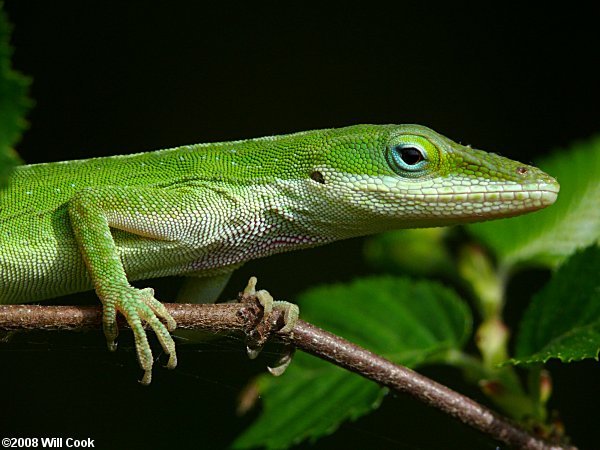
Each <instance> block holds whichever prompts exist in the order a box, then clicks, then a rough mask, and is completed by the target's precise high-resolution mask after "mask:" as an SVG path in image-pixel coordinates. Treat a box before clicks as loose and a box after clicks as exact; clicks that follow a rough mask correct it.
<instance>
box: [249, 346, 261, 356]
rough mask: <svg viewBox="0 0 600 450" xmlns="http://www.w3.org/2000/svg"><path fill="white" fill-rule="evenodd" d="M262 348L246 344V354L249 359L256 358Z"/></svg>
mask: <svg viewBox="0 0 600 450" xmlns="http://www.w3.org/2000/svg"><path fill="white" fill-rule="evenodd" d="M261 350H262V347H258V348H256V347H250V346H246V353H247V354H248V358H250V359H256V358H257V357H258V355H260V351H261Z"/></svg>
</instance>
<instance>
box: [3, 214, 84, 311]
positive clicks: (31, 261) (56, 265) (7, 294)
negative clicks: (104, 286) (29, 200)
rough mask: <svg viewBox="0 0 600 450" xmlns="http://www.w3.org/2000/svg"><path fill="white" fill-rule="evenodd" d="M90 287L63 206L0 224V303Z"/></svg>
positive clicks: (27, 299)
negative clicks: (52, 210)
mask: <svg viewBox="0 0 600 450" xmlns="http://www.w3.org/2000/svg"><path fill="white" fill-rule="evenodd" d="M91 287H92V286H91V282H90V280H89V277H88V275H87V272H86V269H85V264H84V262H83V260H82V258H81V256H80V253H79V251H78V249H77V243H76V242H75V238H74V236H73V234H72V233H71V230H70V227H69V226H68V218H67V215H66V209H59V210H57V211H54V212H47V213H38V214H32V215H30V216H27V217H25V216H20V217H18V218H15V219H14V220H8V221H6V222H4V223H2V224H0V304H2V303H5V304H6V303H27V302H32V301H37V300H43V299H48V298H53V297H58V296H61V295H66V294H70V293H74V292H80V291H85V290H88V289H90V288H91Z"/></svg>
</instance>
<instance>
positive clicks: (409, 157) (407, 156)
mask: <svg viewBox="0 0 600 450" xmlns="http://www.w3.org/2000/svg"><path fill="white" fill-rule="evenodd" d="M398 154H399V155H400V159H402V161H403V162H404V163H405V164H406V165H408V166H414V165H415V164H418V163H420V162H421V161H423V160H424V159H425V157H424V156H423V153H421V150H419V149H418V148H416V147H402V148H401V149H400V150H399V151H398Z"/></svg>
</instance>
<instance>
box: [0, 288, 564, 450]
mask: <svg viewBox="0 0 600 450" xmlns="http://www.w3.org/2000/svg"><path fill="white" fill-rule="evenodd" d="M165 306H166V307H167V309H168V310H169V312H170V313H171V314H172V316H173V318H174V319H175V320H176V321H177V325H178V328H187V329H198V330H203V331H207V332H211V333H225V332H227V333H231V332H244V333H246V334H249V333H253V334H254V336H253V339H254V340H257V341H259V342H262V341H264V340H266V339H267V338H268V337H269V334H270V333H269V330H270V329H277V327H278V324H281V322H282V321H283V317H282V314H281V313H280V312H279V311H274V312H273V313H272V315H271V316H270V317H269V320H268V321H261V315H262V311H261V309H260V307H259V306H258V305H257V302H256V301H255V297H254V296H247V297H244V303H243V304H239V303H237V304H234V303H222V304H216V305H186V304H165ZM101 321H102V310H101V308H100V307H78V306H34V305H6V306H0V330H2V329H5V330H17V329H21V330H23V329H44V330H75V329H78V330H79V329H82V328H98V327H99V326H100V325H101ZM121 325H123V326H126V324H125V323H124V322H121ZM257 333H258V334H259V336H258V338H257V336H256V334H257ZM277 337H278V339H280V340H282V341H284V342H286V343H288V344H291V345H293V346H295V347H297V348H298V349H301V350H303V351H304V352H306V353H310V354H312V355H314V356H317V357H319V358H322V359H325V360H327V361H330V362H332V363H334V364H336V365H338V366H340V367H343V368H345V369H347V370H350V371H352V372H355V373H357V374H359V375H361V376H363V377H365V378H367V379H369V380H372V381H375V382H376V383H379V384H381V385H383V386H387V387H388V388H390V389H393V390H395V391H397V392H401V393H407V394H410V395H412V396H413V397H416V398H417V399H418V400H420V401H422V402H423V403H425V404H427V405H429V406H432V407H434V408H436V409H438V410H440V411H442V412H444V413H446V414H448V415H450V416H452V417H454V418H455V419H458V420H459V421H461V422H462V423H464V424H466V425H469V426H471V427H473V428H475V429H477V430H479V431H481V432H483V433H485V434H487V435H489V436H491V437H492V438H494V439H496V440H498V441H500V442H503V443H505V444H507V445H509V446H511V447H514V448H521V449H536V450H537V449H540V450H541V449H544V450H549V449H556V450H560V449H570V450H575V447H570V446H561V445H558V444H550V443H547V442H545V441H543V440H541V439H539V438H537V437H535V436H533V435H530V434H528V433H527V432H526V431H524V430H522V429H521V428H519V427H518V426H516V425H514V424H513V423H512V422H510V421H509V420H508V419H506V418H504V417H502V416H500V415H498V414H496V413H494V412H493V411H491V410H489V409H488V408H486V407H484V406H482V405H480V404H479V403H477V402H475V401H473V400H471V399H470V398H468V397H465V396H464V395H462V394H459V393H458V392H455V391H453V390H451V389H449V388H447V387H446V386H443V385H441V384H439V383H437V382H435V381H433V380H431V379H429V378H427V377H425V376H423V375H420V374H419V373H417V372H414V371H412V370H410V369H408V368H406V367H402V366H399V365H396V364H393V363H391V362H390V361H388V360H386V359H384V358H381V357H380V356H378V355H376V354H374V353H372V352H370V351H368V350H365V349H363V348H361V347H359V346H357V345H354V344H352V343H351V342H348V341H346V340H345V339H342V338H340V337H338V336H336V335H333V334H331V333H329V332H327V331H325V330H322V329H320V328H317V327H315V326H314V325H311V324H309V323H306V322H304V321H302V320H299V321H298V323H297V324H296V326H295V327H294V329H293V330H292V332H291V333H290V334H285V335H278V336H277Z"/></svg>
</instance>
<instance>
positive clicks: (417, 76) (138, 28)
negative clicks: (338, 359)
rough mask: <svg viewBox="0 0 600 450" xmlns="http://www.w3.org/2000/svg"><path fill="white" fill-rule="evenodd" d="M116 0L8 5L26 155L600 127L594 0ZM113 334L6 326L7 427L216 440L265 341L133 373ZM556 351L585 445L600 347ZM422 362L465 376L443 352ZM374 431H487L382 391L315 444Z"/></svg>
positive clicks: (454, 444)
mask: <svg viewBox="0 0 600 450" xmlns="http://www.w3.org/2000/svg"><path fill="white" fill-rule="evenodd" d="M124 3H125V2H107V1H104V2H80V3H75V2H42V1H39V2H34V1H8V2H7V4H6V5H5V9H6V10H7V13H8V15H9V18H10V20H11V21H12V23H13V24H14V25H15V30H14V34H13V44H14V47H15V50H16V51H15V55H14V65H15V66H16V68H17V69H19V70H20V71H22V72H23V73H25V74H28V75H30V76H32V77H33V80H34V81H33V85H32V90H31V93H32V97H33V98H34V99H35V102H36V106H35V108H34V109H33V110H32V112H31V114H30V116H29V121H30V129H29V130H28V131H27V132H26V134H25V136H24V138H23V140H22V142H21V143H20V145H19V146H18V151H19V152H20V154H21V155H22V156H23V158H24V159H25V160H26V161H27V162H28V163H37V162H43V161H56V160H62V159H75V158H84V157H91V156H102V155H112V154H124V153H133V152H139V151H145V150H152V149H157V148H165V147H172V146H177V145H183V144H188V143H196V142H206V141H222V140H232V139H239V138H248V137H256V136H263V135H271V134H280V133H287V132H293V131H300V130H305V129H312V128H326V127H337V126H344V125H350V124H356V123H421V124H424V125H428V126H430V127H432V128H434V129H436V130H437V131H439V132H441V133H443V134H446V135H448V136H449V137H451V138H454V139H456V140H458V141H461V142H463V143H469V144H472V145H474V146H476V147H479V148H483V149H486V150H489V151H494V152H498V153H501V154H503V155H505V156H508V157H511V158H515V159H519V160H521V161H523V162H531V161H533V160H535V158H536V157H538V156H539V155H542V154H545V153H547V152H549V151H550V150H552V149H555V148H560V147H564V146H566V145H568V144H569V143H571V142H573V141H576V140H580V139H583V138H586V137H589V136H590V135H592V134H593V133H597V132H598V131H600V123H599V120H598V119H599V114H598V103H599V102H598V100H599V99H600V88H599V86H600V81H599V80H600V68H599V66H598V62H599V61H600V59H599V58H600V53H599V50H598V49H599V44H600V38H599V31H598V20H599V18H600V17H599V11H598V8H597V7H592V6H589V7H588V8H585V7H582V6H580V5H578V8H577V9H570V8H569V7H568V5H564V4H558V5H559V6H560V8H558V7H552V6H550V5H549V4H544V6H543V8H542V7H541V6H540V7H539V8H538V7H535V6H533V5H532V6H527V5H526V4H525V3H523V4H522V5H520V6H518V7H513V8H509V7H507V6H505V5H503V4H491V3H487V2H485V3H482V5H481V6H479V5H477V6H476V5H475V4H473V5H470V6H466V5H465V4H462V3H457V2H451V3H450V2H449V4H447V5H445V6H444V5H442V4H426V3H425V2H423V3H422V4H421V3H419V2H395V3H394V4H393V6H392V4H391V3H376V2H364V3H363V4H361V5H359V6H352V5H349V4H342V3H340V4H338V6H337V7H334V6H324V5H318V4H313V5H308V4H305V3H302V4H300V3H297V4H287V5H286V6H285V7H278V6H275V5H274V4H271V5H269V6H263V7H261V6H256V5H247V4H242V3H234V2H224V3H221V4H220V5H215V4H211V5H210V6H206V5H202V4H201V2H170V3H167V2H148V3H146V2H127V4H124ZM589 3H590V4H591V3H592V2H589ZM524 5H525V6H524ZM573 6H575V4H573ZM368 270H369V269H368V268H367V267H365V266H364V263H363V262H362V255H361V241H360V240H353V241H348V242H343V243H338V244H334V245H331V246H328V247H324V248H320V249H314V250H310V251H304V252H299V253H292V254H287V255H279V256H276V257H272V258H268V259H266V260H263V261H256V262H253V263H250V264H248V265H246V266H245V267H244V268H242V269H241V270H240V271H238V272H237V273H236V275H235V276H234V278H233V280H232V283H230V287H229V288H228V290H227V294H228V295H233V294H234V293H235V292H236V291H237V290H239V289H240V288H241V287H243V285H244V284H245V281H246V279H247V278H248V276H249V275H252V274H256V275H258V276H259V282H260V284H261V285H262V286H265V287H267V288H268V289H269V290H270V291H271V292H273V293H274V294H275V296H276V297H278V298H284V299H293V298H294V296H295V294H296V293H298V292H299V291H301V290H302V289H304V288H305V287H307V286H311V285H314V284H316V283H320V282H330V281H338V280H349V279H351V278H352V277H354V276H355V275H356V274H357V273H359V274H360V273H366V272H367V271H368ZM533 275H534V276H531V277H529V276H528V277H527V278H526V279H525V280H524V281H525V282H521V283H520V284H518V283H519V279H517V281H516V283H517V286H518V288H515V287H513V289H512V291H511V292H512V293H514V294H515V295H517V294H518V295H520V296H522V298H523V299H527V298H528V297H529V295H530V294H531V292H533V291H535V290H536V289H537V288H538V287H539V285H540V284H541V283H543V281H544V279H545V277H547V274H543V273H541V274H539V273H536V274H533ZM521 278H523V277H521ZM173 285H174V283H173V282H172V281H170V280H167V281H166V282H165V281H164V280H163V282H162V283H161V282H160V281H159V282H157V283H156V284H155V286H156V287H157V289H158V295H159V298H161V299H165V300H167V299H170V298H171V296H172V295H173V294H174V292H175V290H174V286H173ZM81 298H82V296H77V297H76V299H77V300H80V299H81ZM83 298H84V299H85V300H87V301H90V302H94V301H97V300H94V296H93V295H91V294H90V295H88V296H85V297H83ZM74 299H75V298H70V299H68V301H72V300H74ZM65 301H67V300H65V299H61V300H60V301H58V303H62V302H65ZM119 342H120V347H119V351H118V352H117V353H116V354H109V352H108V351H107V350H106V349H105V346H104V342H103V338H102V336H101V335H100V333H78V334H67V333H65V334H60V333H55V334H52V335H45V334H42V333H40V334H29V335H21V336H17V337H16V338H15V339H14V340H13V342H12V343H11V344H9V345H4V346H2V347H1V348H0V358H1V362H0V367H1V369H0V383H1V384H0V385H1V386H3V391H4V393H3V395H2V397H3V398H2V401H1V408H0V434H1V435H2V437H5V436H17V435H20V436H64V437H68V436H71V437H75V438H85V437H91V438H94V439H95V440H96V447H97V448H142V447H143V448H164V447H167V446H169V445H175V446H179V447H192V446H194V447H200V448H223V447H226V446H227V444H228V443H229V442H231V440H232V439H233V437H235V436H236V435H237V434H239V432H240V431H241V430H242V429H243V428H244V427H245V426H246V425H247V424H248V423H249V422H250V421H251V419H252V417H251V416H252V415H250V416H246V417H243V418H239V417H237V416H235V414H234V408H235V399H236V397H237V395H238V392H239V390H240V389H241V387H242V386H244V384H245V383H246V382H247V380H248V379H249V378H250V377H251V376H252V375H253V374H256V373H260V372H261V371H262V370H263V369H264V365H265V360H264V359H259V360H258V361H253V362H249V361H247V359H246V357H245V354H244V352H243V348H244V346H243V343H242V342H235V341H234V342H229V343H226V342H225V343H222V342H214V343H210V344H205V345H203V346H188V347H185V346H180V350H179V352H180V355H179V359H180V365H179V367H178V368H177V370H175V371H166V370H165V369H162V368H161V367H160V365H161V364H160V362H159V363H158V364H157V368H156V370H155V374H154V381H153V383H152V385H151V386H150V387H149V388H144V387H141V386H139V385H138V383H136V381H135V380H136V379H139V377H140V376H141V373H140V371H139V369H138V367H137V365H136V363H135V359H134V353H133V349H132V340H131V338H130V336H129V334H128V333H127V332H123V333H122V335H121V336H120V341H119ZM161 361H162V363H163V364H164V358H162V360H161ZM550 367H551V369H552V371H553V374H554V375H555V390H556V396H555V398H554V400H553V402H554V403H553V406H555V407H557V408H559V409H560V411H561V412H562V414H563V415H564V419H565V421H566V426H567V430H568V431H569V432H570V433H571V435H572V436H573V438H574V440H575V442H576V443H578V444H579V445H580V446H581V447H582V448H586V447H587V448H589V447H590V446H592V442H594V441H593V436H594V431H595V429H594V428H597V424H598V420H599V415H598V413H597V410H596V408H595V407H594V404H595V405H597V404H598V400H599V399H600V392H599V388H598V383H597V380H598V379H600V377H599V375H600V371H599V369H598V364H597V363H593V362H592V363H579V364H574V365H571V366H569V367H565V366H561V365H559V364H551V365H550ZM426 373H428V374H429V375H431V376H434V377H436V378H437V379H439V380H441V381H443V382H445V383H448V384H450V385H451V386H455V387H457V388H459V389H460V390H462V391H463V392H466V393H468V394H469V395H472V396H477V395H478V394H477V392H475V391H474V390H473V389H472V388H469V387H465V386H463V385H462V384H461V382H460V378H459V377H458V375H457V374H456V373H454V372H453V371H451V370H448V369H442V368H430V369H426ZM369 447H376V448H396V449H429V448H431V449H434V448H490V449H493V448H495V444H494V443H493V442H490V441H488V440H487V439H486V438H484V437H482V436H480V435H478V434H477V433H475V432H473V431H471V430H469V429H466V428H465V427H463V426H461V425H458V424H456V423H455V422H453V421H451V420H449V419H447V418H445V417H442V416H441V415H440V414H438V413H436V412H433V411H431V410H429V409H428V408H425V407H423V406H421V405H419V404H417V403H416V402H414V401H412V400H410V399H407V398H403V397H392V396H388V398H387V399H386V401H385V402H384V405H383V407H382V408H381V409H380V410H379V411H377V412H376V413H374V414H372V415H370V416H368V417H366V418H363V419H361V420H359V421H358V422H355V423H351V424H345V425H343V426H342V428H341V430H340V431H339V432H338V433H337V434H336V435H334V436H332V437H329V438H327V439H324V440H322V441H319V443H318V444H317V445H316V446H315V448H369Z"/></svg>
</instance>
